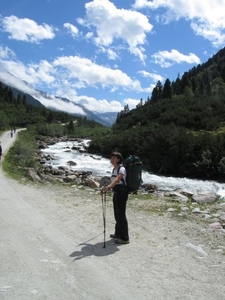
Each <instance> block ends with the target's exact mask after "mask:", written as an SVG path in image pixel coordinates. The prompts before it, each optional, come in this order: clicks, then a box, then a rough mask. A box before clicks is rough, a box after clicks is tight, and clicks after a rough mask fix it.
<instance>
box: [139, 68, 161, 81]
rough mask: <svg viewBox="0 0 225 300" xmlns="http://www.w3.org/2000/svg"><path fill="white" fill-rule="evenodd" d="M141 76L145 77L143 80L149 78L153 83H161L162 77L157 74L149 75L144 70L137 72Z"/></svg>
mask: <svg viewBox="0 0 225 300" xmlns="http://www.w3.org/2000/svg"><path fill="white" fill-rule="evenodd" d="M138 73H139V74H140V75H141V76H143V77H145V78H150V79H152V80H154V82H157V81H161V82H162V81H163V77H162V76H161V75H159V74H156V73H149V72H146V71H144V70H141V71H139V72H138Z"/></svg>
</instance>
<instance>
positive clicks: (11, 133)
mask: <svg viewBox="0 0 225 300" xmlns="http://www.w3.org/2000/svg"><path fill="white" fill-rule="evenodd" d="M10 134H11V138H12V137H13V130H12V129H11V132H10Z"/></svg>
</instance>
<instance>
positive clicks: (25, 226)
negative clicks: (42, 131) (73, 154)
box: [0, 133, 225, 300]
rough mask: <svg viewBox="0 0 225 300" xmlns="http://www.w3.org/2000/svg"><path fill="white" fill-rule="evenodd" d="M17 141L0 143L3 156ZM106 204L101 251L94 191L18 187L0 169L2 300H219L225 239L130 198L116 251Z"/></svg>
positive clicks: (98, 207)
mask: <svg viewBox="0 0 225 300" xmlns="http://www.w3.org/2000/svg"><path fill="white" fill-rule="evenodd" d="M15 138H16V136H14V137H13V138H10V135H9V133H4V134H3V135H2V136H1V137H0V140H1V142H2V147H3V152H4V153H5V152H6V151H7V149H8V148H9V147H10V146H11V145H12V143H13V141H14V140H15ZM3 158H4V157H3ZM111 199H112V198H111V195H107V208H106V227H107V232H106V248H103V216H102V203H101V196H100V194H99V191H93V190H91V189H85V190H83V189H82V188H77V187H76V186H72V187H71V186H55V185H51V184H45V185H40V184H31V183H26V181H24V182H17V181H15V180H12V179H10V178H8V177H7V176H6V175H5V174H4V172H3V170H2V168H1V166H0V257H1V262H0V299H7V300H9V299H10V300H30V299H38V300H42V299H51V300H56V299H57V300H62V299H65V300H70V299H73V300H74V299H76V300H82V299H93V300H114V299H115V300H117V299H118V300H119V299H120V300H133V299H135V300H136V299H138V300H149V299H156V300H164V299H168V300H175V299H179V300H186V299H188V300H195V299H196V300H197V299H198V300H207V299H209V300H212V299H215V300H221V299H224V294H225V286H224V280H225V256H224V252H225V243H224V238H218V237H217V235H218V233H217V232H216V231H215V232H211V234H208V229H207V228H206V225H205V224H204V223H202V222H199V223H198V222H193V221H192V220H189V219H187V220H179V219H178V218H173V217H171V214H170V213H164V214H159V213H157V212H155V211H154V212H153V211H151V210H150V206H149V203H150V202H149V201H152V200H138V199H135V198H131V199H130V200H129V202H128V208H127V216H128V221H129V229H130V239H131V243H130V244H129V245H116V244H115V243H114V242H113V240H111V239H109V238H108V236H109V234H110V233H112V232H113V228H114V219H113V210H112V201H111ZM157 201H160V199H158V200H157ZM217 238H218V239H219V240H218V239H217ZM215 241H216V242H215Z"/></svg>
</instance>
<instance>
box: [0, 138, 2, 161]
mask: <svg viewBox="0 0 225 300" xmlns="http://www.w3.org/2000/svg"><path fill="white" fill-rule="evenodd" d="M1 158H2V145H1V142H0V161H1Z"/></svg>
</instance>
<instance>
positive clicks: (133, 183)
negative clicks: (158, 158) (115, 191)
mask: <svg viewBox="0 0 225 300" xmlns="http://www.w3.org/2000/svg"><path fill="white" fill-rule="evenodd" d="M123 165H124V167H125V169H126V172H127V177H126V182H127V187H128V191H129V193H135V192H137V190H139V188H140V186H141V184H142V179H141V172H142V165H143V164H142V161H141V160H140V158H139V157H138V156H136V155H129V156H128V157H127V158H126V159H125V160H124V163H123ZM118 173H119V168H118Z"/></svg>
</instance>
